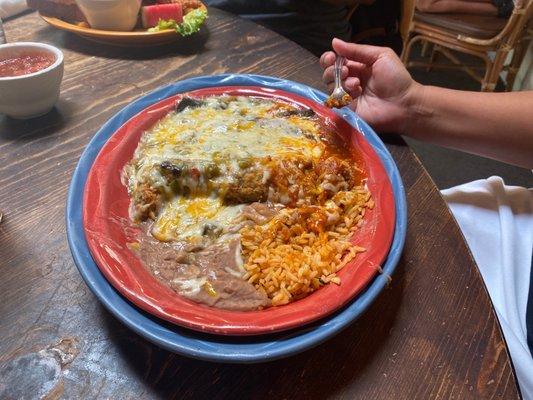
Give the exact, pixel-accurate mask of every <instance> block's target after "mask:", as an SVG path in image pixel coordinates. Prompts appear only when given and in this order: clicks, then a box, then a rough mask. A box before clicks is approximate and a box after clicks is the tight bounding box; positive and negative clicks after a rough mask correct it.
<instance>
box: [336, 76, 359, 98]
mask: <svg viewBox="0 0 533 400" xmlns="http://www.w3.org/2000/svg"><path fill="white" fill-rule="evenodd" d="M342 86H343V87H344V89H345V90H346V92H347V93H348V94H349V95H350V96H351V97H352V98H353V99H355V98H357V97H359V96H360V95H361V94H362V93H363V88H362V87H361V82H360V81H359V78H354V77H349V78H347V79H346V80H345V81H344V82H343V83H342ZM334 88H335V84H334V83H333V82H330V83H328V91H329V92H333V89H334Z"/></svg>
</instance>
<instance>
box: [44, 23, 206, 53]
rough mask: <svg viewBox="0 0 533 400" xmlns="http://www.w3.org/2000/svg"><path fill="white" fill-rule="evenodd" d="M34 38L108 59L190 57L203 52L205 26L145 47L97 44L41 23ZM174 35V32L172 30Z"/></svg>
mask: <svg viewBox="0 0 533 400" xmlns="http://www.w3.org/2000/svg"><path fill="white" fill-rule="evenodd" d="M34 35H35V41H43V42H46V43H50V44H52V45H54V46H57V47H59V48H64V49H67V50H70V51H75V52H78V53H83V54H87V55H91V56H97V57H105V58H111V59H127V60H145V59H154V58H159V57H164V56H179V55H182V56H190V55H195V54H201V53H203V52H204V51H206V47H205V44H206V42H207V40H208V39H209V36H210V32H209V28H208V27H204V29H202V30H201V31H200V32H198V33H196V34H194V35H192V36H190V37H185V38H179V39H177V40H176V42H175V43H170V44H165V45H147V46H138V47H137V46H120V45H110V44H106V43H100V42H96V41H92V40H90V39H86V38H84V37H81V36H78V35H76V34H74V33H71V32H65V31H61V30H58V29H55V28H53V27H51V26H43V27H42V28H41V29H39V30H37V31H36V32H35V33H34ZM176 35H178V34H177V33H176Z"/></svg>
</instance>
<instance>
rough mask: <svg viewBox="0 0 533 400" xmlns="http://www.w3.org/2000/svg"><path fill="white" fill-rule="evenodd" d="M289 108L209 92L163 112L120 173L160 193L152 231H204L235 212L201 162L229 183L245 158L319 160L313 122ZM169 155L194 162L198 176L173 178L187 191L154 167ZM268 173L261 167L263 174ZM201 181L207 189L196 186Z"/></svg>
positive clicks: (192, 234) (184, 234) (134, 186)
mask: <svg viewBox="0 0 533 400" xmlns="http://www.w3.org/2000/svg"><path fill="white" fill-rule="evenodd" d="M287 110H290V108H289V107H287V106H284V105H282V104H281V103H276V102H273V101H270V100H264V99H258V98H253V97H247V96H243V97H236V98H235V97H229V96H213V97H209V98H207V99H206V100H205V104H203V105H201V106H199V107H196V108H194V107H187V108H185V109H184V110H182V111H180V112H171V113H169V114H168V115H167V116H165V117H164V118H162V119H161V120H160V121H159V122H158V123H157V124H156V125H155V126H154V127H153V128H151V129H150V130H149V131H147V132H146V133H145V134H144V135H143V136H142V138H141V141H140V143H139V146H138V148H137V150H136V152H135V155H134V158H133V160H132V162H131V163H130V166H129V167H128V168H127V170H126V174H127V175H128V186H129V189H130V193H133V192H135V191H136V190H139V188H140V187H141V185H140V184H141V183H147V184H148V185H149V186H150V187H153V188H159V189H160V190H161V191H162V192H164V193H165V196H166V199H165V202H164V204H163V206H162V207H161V209H160V210H159V211H158V215H157V216H156V219H155V223H154V225H153V229H152V234H153V235H154V237H156V238H157V239H158V240H162V241H170V240H176V239H184V238H189V239H190V238H198V237H200V236H202V234H205V226H206V224H211V225H214V226H219V227H227V226H229V225H230V224H231V221H232V220H233V219H234V218H235V217H236V216H237V215H238V214H239V212H240V209H241V208H242V206H228V205H224V204H223V203H222V201H221V200H220V198H218V197H217V193H214V192H212V191H211V192H210V191H209V187H208V186H207V185H206V178H205V176H204V172H205V165H215V166H216V168H217V171H219V176H218V177H217V178H214V179H211V181H214V182H217V181H218V182H221V181H222V182H223V184H224V185H227V184H229V183H232V182H233V181H234V178H235V176H237V175H238V174H239V173H242V171H243V168H247V167H248V166H249V163H248V161H250V160H258V159H265V158H268V157H290V156H298V157H304V158H307V159H318V158H320V157H321V155H322V154H323V152H324V149H325V144H324V143H323V142H322V141H321V140H320V136H319V133H320V128H319V126H318V124H317V123H316V122H315V121H314V120H312V119H309V118H305V117H302V116H299V115H294V113H292V114H291V113H288V114H287V113H285V114H283V111H287ZM280 111H281V112H280ZM169 161H170V162H172V163H180V162H181V163H183V162H186V163H188V165H197V166H199V168H198V169H196V172H198V171H201V173H202V176H200V178H199V179H196V177H194V176H190V175H187V176H185V174H182V175H180V177H179V179H180V180H181V181H182V182H184V184H183V186H187V189H188V191H189V194H188V195H186V196H183V193H180V194H177V193H176V191H175V190H174V191H173V190H172V188H171V187H170V185H169V183H168V179H165V177H164V176H163V175H162V173H161V168H160V166H161V164H162V163H164V162H169ZM189 172H190V171H189ZM269 174H270V172H269V171H268V170H265V171H264V174H263V180H266V179H268V176H269ZM195 179H196V181H195ZM219 186H220V185H219ZM206 187H207V189H208V190H197V188H200V189H202V188H204V189H205V188H206ZM191 188H193V189H191ZM159 189H158V190H159Z"/></svg>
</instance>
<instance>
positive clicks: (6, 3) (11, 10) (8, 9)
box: [0, 0, 28, 18]
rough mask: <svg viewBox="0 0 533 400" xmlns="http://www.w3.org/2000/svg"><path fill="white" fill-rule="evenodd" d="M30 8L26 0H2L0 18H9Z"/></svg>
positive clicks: (0, 0)
mask: <svg viewBox="0 0 533 400" xmlns="http://www.w3.org/2000/svg"><path fill="white" fill-rule="evenodd" d="M27 9H28V6H27V4H26V0H0V18H8V17H12V16H13V15H17V14H19V13H21V12H22V11H25V10H27Z"/></svg>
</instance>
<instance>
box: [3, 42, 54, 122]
mask: <svg viewBox="0 0 533 400" xmlns="http://www.w3.org/2000/svg"><path fill="white" fill-rule="evenodd" d="M62 78H63V53H62V52H61V50H59V49H57V48H56V47H54V46H50V45H48V44H44V43H34V42H18V43H7V44H3V45H0V114H6V115H8V116H10V117H13V118H21V119H26V118H33V117H37V116H40V115H43V114H46V113H47V112H49V111H50V110H51V109H52V108H53V107H54V105H55V103H56V102H57V99H58V97H59V86H60V85H61V79H62Z"/></svg>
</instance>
